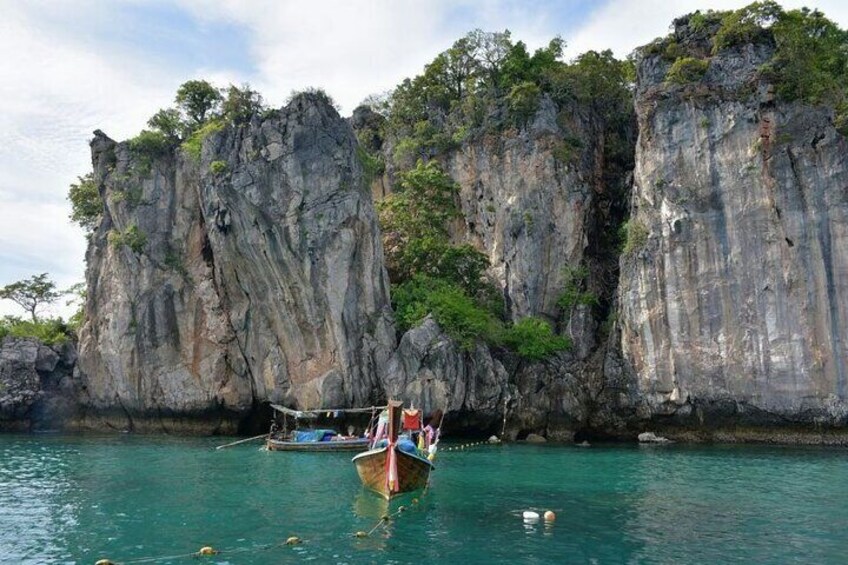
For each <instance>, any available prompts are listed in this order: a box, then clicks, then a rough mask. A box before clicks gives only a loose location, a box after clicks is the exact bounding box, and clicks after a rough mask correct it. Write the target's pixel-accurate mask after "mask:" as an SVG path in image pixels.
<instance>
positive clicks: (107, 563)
mask: <svg viewBox="0 0 848 565" xmlns="http://www.w3.org/2000/svg"><path fill="white" fill-rule="evenodd" d="M302 541H303V540H301V539H300V538H299V537H297V536H291V537H289V538H288V539H287V540H286V541H284V542H280V543H265V544H262V545H256V546H246V547H236V548H233V549H226V550H218V549H213V548H212V547H210V546H205V547H202V548H200V550H199V551H194V552H191V553H179V554H176V555H159V556H155V557H136V558H133V559H127V560H126V561H112V560H111V559H101V560H99V561H97V562H96V563H95V565H131V564H133V563H156V562H158V561H170V560H173V559H182V558H186V557H208V556H212V555H232V554H236V553H247V552H249V551H267V550H269V549H274V548H278V547H286V546H290V545H299V544H300V543H302Z"/></svg>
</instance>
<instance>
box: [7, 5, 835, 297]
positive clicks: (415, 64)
mask: <svg viewBox="0 0 848 565" xmlns="http://www.w3.org/2000/svg"><path fill="white" fill-rule="evenodd" d="M747 3H748V0H739V1H734V0H715V1H712V2H709V3H704V2H696V1H693V0H686V1H680V2H664V1H661V0H610V1H608V2H606V3H605V4H603V5H595V6H593V10H594V11H593V13H591V14H590V15H589V18H588V20H587V21H586V22H585V23H584V24H583V25H582V26H581V27H580V28H579V29H569V26H570V25H574V23H570V20H569V17H570V13H571V12H570V10H572V9H574V6H575V4H572V3H569V2H563V3H561V4H556V2H540V3H533V4H530V5H528V4H527V3H525V2H522V1H517V0H499V1H491V2H478V1H474V0H460V1H456V2H451V1H450V0H430V1H429V2H426V3H424V2H418V1H412V0H373V1H371V2H365V1H350V0H320V1H319V0H313V1H310V2H300V1H292V0H279V1H278V0H255V1H254V0H232V1H230V2H226V3H225V2H217V1H215V0H180V4H181V6H182V7H183V8H184V9H185V10H187V11H188V12H189V13H190V14H191V15H192V17H193V18H195V21H194V22H193V25H197V26H198V27H199V28H200V27H202V26H204V25H205V24H207V23H220V22H225V23H228V24H230V25H233V26H237V27H238V28H240V29H241V30H242V31H243V32H244V33H245V34H246V38H247V45H248V48H249V50H250V58H251V61H252V63H253V65H252V67H253V68H252V69H233V68H231V66H227V65H219V66H215V65H214V64H212V63H211V62H214V61H216V60H217V59H216V57H215V56H207V57H198V58H196V59H191V57H189V59H191V60H204V61H208V62H210V63H207V67H208V68H197V69H191V72H190V73H189V74H187V73H186V67H185V65H184V63H185V58H183V61H182V62H183V66H182V67H181V66H180V65H178V64H176V63H174V64H173V65H171V64H170V63H171V62H173V61H171V60H170V59H169V54H168V53H166V54H165V55H164V58H163V54H162V52H161V50H160V52H158V53H156V54H154V53H152V52H151V53H147V52H144V51H143V50H140V47H143V46H144V43H143V42H139V41H138V39H139V38H138V37H136V38H135V40H136V41H135V43H132V47H131V46H130V42H127V43H126V44H124V43H122V41H121V35H122V34H130V33H133V32H134V31H137V30H136V28H135V27H134V26H133V25H131V24H132V23H133V22H131V21H129V20H127V21H118V20H116V18H117V17H119V15H120V14H121V8H122V7H127V6H131V7H133V8H135V9H148V8H151V9H154V10H153V11H154V12H155V9H161V10H160V11H163V13H166V12H167V10H169V9H172V8H170V6H168V5H167V4H166V3H164V2H158V1H155V0H153V1H151V0H124V2H123V3H121V2H114V3H112V2H102V1H98V0H79V1H77V2H73V3H70V2H56V1H44V0H31V1H29V2H26V3H24V2H18V1H16V0H0V13H2V14H3V17H2V18H0V53H3V57H2V58H0V100H2V101H3V104H2V107H0V285H2V284H6V283H7V282H10V281H13V280H16V279H19V278H23V277H28V276H31V275H33V274H37V273H39V272H43V271H47V272H50V273H51V275H53V277H54V278H55V279H56V280H57V281H58V282H59V283H60V285H61V286H67V285H70V284H72V283H73V282H76V281H78V280H81V279H82V277H83V269H84V261H83V254H84V248H85V240H84V238H83V235H82V233H81V232H80V230H79V229H78V228H76V227H75V226H73V225H71V224H70V222H69V221H68V220H67V215H68V213H69V206H68V204H67V202H66V201H65V194H66V192H67V187H68V184H69V183H70V182H72V181H73V180H74V179H75V178H76V176H77V175H80V174H83V173H85V172H86V171H87V170H89V168H90V161H89V152H88V147H87V141H88V139H89V138H90V137H91V132H92V131H93V130H94V129H97V128H100V129H102V130H104V131H105V132H106V133H107V134H109V135H110V136H112V137H113V138H116V139H123V138H126V137H129V136H131V135H133V134H134V133H136V132H137V131H138V130H139V129H141V128H142V127H143V126H144V124H145V121H146V119H147V118H148V117H149V116H150V115H151V114H152V113H153V112H155V111H156V109H157V108H159V107H162V106H167V105H169V104H170V103H171V101H172V98H173V93H174V91H175V90H176V88H177V86H178V85H179V84H180V83H181V82H183V81H184V80H187V79H188V78H194V77H207V78H209V79H211V80H213V81H215V82H217V83H219V84H225V83H228V82H235V83H238V82H243V81H245V80H249V81H250V82H251V83H252V84H253V86H254V88H257V89H258V90H260V91H261V92H262V93H263V95H264V96H265V99H266V101H268V103H270V104H273V105H281V104H282V103H283V101H284V100H285V99H286V97H287V96H288V94H289V93H290V92H291V90H294V89H301V88H304V87H307V86H319V87H323V88H325V89H326V90H327V92H328V93H330V94H331V95H332V96H333V97H334V98H335V99H336V100H337V101H339V102H340V104H341V105H342V107H343V111H345V112H350V111H351V110H352V109H353V108H354V107H355V105H356V104H357V103H358V102H360V101H361V100H362V99H363V98H364V97H365V96H367V95H369V94H372V93H377V92H383V91H386V90H389V89H390V88H392V87H393V86H395V85H396V84H397V83H398V82H399V81H400V80H402V79H403V78H404V77H407V76H412V75H414V74H417V73H419V72H420V71H421V69H422V68H423V66H424V65H425V64H426V63H427V62H428V61H430V60H431V59H432V58H433V56H434V55H435V54H436V53H438V52H440V51H442V50H444V49H446V48H447V47H448V46H450V44H451V43H452V42H453V41H454V40H455V39H456V38H457V37H459V36H460V35H462V34H463V33H465V32H466V31H468V30H470V29H472V28H475V27H480V28H482V29H486V30H503V29H506V28H509V29H510V30H512V32H513V37H514V38H516V39H521V40H523V41H525V42H526V43H527V44H528V47H530V48H531V49H533V48H536V47H540V46H542V45H544V44H546V43H547V41H549V40H550V38H551V37H553V36H555V35H558V34H561V35H562V36H563V37H564V38H565V39H566V40H567V41H568V44H569V47H568V51H567V55H568V56H573V55H576V54H578V53H580V52H583V51H586V50H588V49H598V50H600V49H606V48H612V49H613V50H614V51H615V52H616V54H617V55H619V56H624V55H627V54H628V53H629V52H630V51H631V50H632V49H633V48H634V47H636V46H638V45H642V44H645V43H647V42H649V41H651V40H652V39H653V38H654V37H657V36H661V35H665V34H666V33H667V32H668V26H669V24H670V22H671V20H672V19H673V18H674V17H676V16H679V15H681V14H684V13H687V12H691V11H694V10H696V9H698V8H701V9H704V8H705V7H711V8H715V9H725V8H732V7H738V6H742V5H745V4H747ZM805 3H806V4H810V5H811V6H813V7H819V8H820V9H822V11H824V12H825V13H826V14H827V15H828V16H829V17H831V18H832V19H834V20H835V21H837V22H838V23H839V24H840V25H842V26H843V27H848V3H843V2H841V1H838V0H822V1H820V2H803V1H802V0H799V1H796V0H791V1H787V2H785V3H784V5H786V6H787V7H798V6H801V5H802V4H805ZM166 8H167V9H166ZM104 29H106V30H110V32H111V36H110V37H108V38H106V37H102V36H101V35H100V34H99V33H98V30H104ZM168 30H169V31H168V33H173V32H174V30H173V29H171V28H168ZM186 31H187V32H190V31H191V30H186ZM163 33H164V32H163ZM142 39H143V38H142ZM180 45H181V46H182V44H180ZM185 45H187V46H188V47H186V49H187V50H189V51H190V50H191V49H194V50H195V51H196V50H197V49H203V48H205V47H204V46H203V45H200V44H194V43H191V42H187V43H186V44H185ZM206 47H208V46H206ZM218 47H219V48H220V49H221V50H222V51H223V50H226V49H228V48H230V46H228V45H226V44H221V45H219V46H218ZM181 48H182V47H181ZM184 55H186V53H174V54H173V59H174V60H176V59H177V58H179V57H180V56H184ZM207 55H208V53H207ZM9 311H11V309H10V306H9V304H8V303H7V304H0V314H2V313H5V312H9Z"/></svg>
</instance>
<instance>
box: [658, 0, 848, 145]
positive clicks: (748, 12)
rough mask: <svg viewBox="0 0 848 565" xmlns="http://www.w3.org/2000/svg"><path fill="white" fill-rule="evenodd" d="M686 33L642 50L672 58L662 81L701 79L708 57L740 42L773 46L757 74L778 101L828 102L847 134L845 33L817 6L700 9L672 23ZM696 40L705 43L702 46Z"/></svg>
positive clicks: (757, 4)
mask: <svg viewBox="0 0 848 565" xmlns="http://www.w3.org/2000/svg"><path fill="white" fill-rule="evenodd" d="M675 23H676V24H678V25H681V24H682V25H683V26H684V29H686V30H687V31H686V34H688V36H686V37H680V36H679V34H672V35H670V36H668V37H666V38H664V39H660V40H657V41H654V42H653V43H651V44H650V45H649V46H647V47H645V48H644V49H643V51H644V52H645V53H646V54H649V55H661V56H662V57H663V58H665V59H667V60H670V61H673V64H672V66H671V68H670V69H669V71H668V74H667V76H666V79H667V81H668V82H671V83H676V84H687V83H690V82H695V81H698V80H700V79H701V77H702V76H703V75H704V73H705V71H706V69H707V67H708V66H709V57H710V56H715V55H718V54H720V53H722V52H723V51H725V50H728V49H734V48H738V47H739V46H743V45H750V44H755V45H767V46H771V47H772V48H773V55H772V57H771V59H770V60H769V61H768V62H767V63H766V64H764V65H763V66H762V67H761V68H760V69H759V70H760V76H761V77H762V78H764V79H766V80H768V81H769V82H771V83H772V84H774V85H775V91H776V94H777V96H778V98H779V99H781V100H784V101H794V100H798V101H802V102H805V103H808V104H814V105H824V106H829V107H831V108H833V109H834V110H835V122H836V126H837V128H838V129H840V131H842V133H843V134H848V32H847V31H845V30H843V29H840V28H839V26H838V25H836V24H835V23H834V22H832V21H830V20H829V19H828V18H826V17H825V16H824V14H822V13H821V12H820V11H818V10H810V9H809V8H801V9H795V10H785V9H784V8H782V7H781V6H780V5H779V4H778V3H776V2H772V1H765V2H754V3H752V4H749V5H748V6H745V7H744V8H740V9H738V10H730V11H713V10H710V11H707V12H704V13H701V12H700V11H698V12H695V13H693V14H689V15H688V16H684V17H683V18H679V19H678V20H676V22H675ZM699 38H703V39H705V40H706V41H707V42H708V46H707V49H706V50H704V49H702V48H701V47H700V45H699V42H698V41H699Z"/></svg>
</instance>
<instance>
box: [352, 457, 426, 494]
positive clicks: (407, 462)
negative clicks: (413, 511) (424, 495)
mask: <svg viewBox="0 0 848 565" xmlns="http://www.w3.org/2000/svg"><path fill="white" fill-rule="evenodd" d="M396 453H397V476H398V490H397V492H389V490H388V488H387V486H386V458H387V457H388V455H389V452H388V448H386V447H382V448H380V449H372V450H371V451H367V452H365V453H360V454H359V455H357V456H356V457H354V458H353V463H354V464H355V465H356V472H357V473H359V478H360V480H361V481H362V484H363V485H365V486H366V487H367V488H369V489H371V490H373V491H374V492H376V493H377V494H379V495H381V496H382V497H383V498H386V499H390V498H391V497H393V496H396V495H398V494H402V493H405V492H412V491H416V490H420V489H423V488H424V487H425V486H427V481H428V480H429V478H430V471H431V470H432V469H433V464H432V463H431V462H430V461H428V460H427V459H424V458H422V457H418V456H416V455H412V454H410V453H406V452H404V451H400V450H397V451H396Z"/></svg>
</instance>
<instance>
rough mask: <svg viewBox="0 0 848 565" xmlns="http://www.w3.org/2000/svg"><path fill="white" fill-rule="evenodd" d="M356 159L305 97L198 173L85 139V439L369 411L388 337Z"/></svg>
mask: <svg viewBox="0 0 848 565" xmlns="http://www.w3.org/2000/svg"><path fill="white" fill-rule="evenodd" d="M355 144H356V140H355V138H354V136H353V132H352V130H351V129H350V127H349V126H348V125H347V123H346V122H345V121H344V120H343V119H341V118H340V117H339V115H338V113H337V112H336V110H335V109H334V108H333V107H332V105H331V104H330V103H329V102H328V101H327V100H326V99H325V97H323V96H321V95H318V94H304V95H300V96H297V97H295V98H294V99H293V100H292V101H291V102H290V103H289V104H288V105H287V106H286V107H285V108H283V109H282V110H280V111H274V112H270V113H268V114H266V115H265V116H263V117H262V118H260V117H259V116H254V118H253V119H252V120H251V121H250V122H249V123H246V124H242V125H240V126H228V127H225V128H223V129H222V130H220V131H218V132H213V133H211V134H210V135H209V136H208V137H207V138H206V139H205V140H204V141H203V144H202V151H201V153H200V156H199V158H196V157H193V156H192V155H191V154H190V153H189V152H186V151H183V150H180V149H176V148H175V149H174V150H173V151H169V152H166V153H165V154H163V155H155V156H149V155H142V154H139V152H138V151H133V150H132V149H131V148H130V146H129V145H128V144H127V143H120V144H116V143H115V142H113V141H112V140H110V139H109V138H107V137H106V136H105V135H103V134H101V133H99V132H98V133H97V134H96V137H95V139H94V140H93V142H92V156H93V162H94V169H95V175H96V179H97V180H98V182H100V183H101V194H102V196H103V198H104V200H105V203H106V211H105V214H104V218H103V220H102V223H101V225H100V227H99V228H98V229H97V230H96V232H95V233H94V234H93V235H92V238H91V243H90V246H89V250H88V255H87V259H88V270H87V274H86V277H87V283H88V299H87V305H86V314H87V316H86V318H87V322H86V323H85V325H84V327H83V328H82V330H81V332H80V362H79V365H78V370H79V372H80V374H81V376H82V379H83V381H84V384H85V391H86V395H85V396H86V397H85V400H84V403H85V405H86V406H87V407H88V411H87V414H88V416H87V419H88V421H89V422H90V423H91V425H102V424H97V419H98V418H103V419H105V420H106V422H107V423H108V424H110V425H121V426H128V427H130V428H132V429H140V428H143V427H152V428H158V427H165V428H167V427H168V426H174V427H175V428H177V427H178V428H183V427H192V426H194V425H195V424H194V423H193V422H199V424H198V426H199V429H201V430H210V429H219V430H226V429H230V428H232V427H233V426H234V425H235V423H236V422H237V421H238V418H239V417H241V416H244V415H245V414H247V413H248V412H249V411H250V410H251V408H253V407H254V406H255V405H257V404H259V403H263V402H269V401H270V402H285V403H288V404H291V405H296V406H300V407H316V406H327V405H330V406H336V407H341V406H350V405H363V404H368V403H370V402H372V401H373V400H375V398H376V395H377V394H379V392H380V390H381V386H380V373H381V371H382V370H384V368H385V366H386V362H387V359H388V357H389V355H390V353H391V351H392V350H393V348H394V345H395V336H394V330H393V326H392V320H391V310H390V306H389V297H388V282H387V279H386V275H385V270H384V268H383V258H382V247H381V242H380V236H379V231H378V226H377V222H376V220H375V214H374V208H373V204H372V200H371V195H370V192H369V189H368V187H367V186H366V184H367V183H366V182H364V180H363V173H362V167H361V165H360V163H359V161H358V160H357V158H356V151H355V148H356V145H355ZM139 240H141V241H140V243H139ZM133 245H135V247H136V248H135V249H134V248H133ZM216 426H217V428H216Z"/></svg>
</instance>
